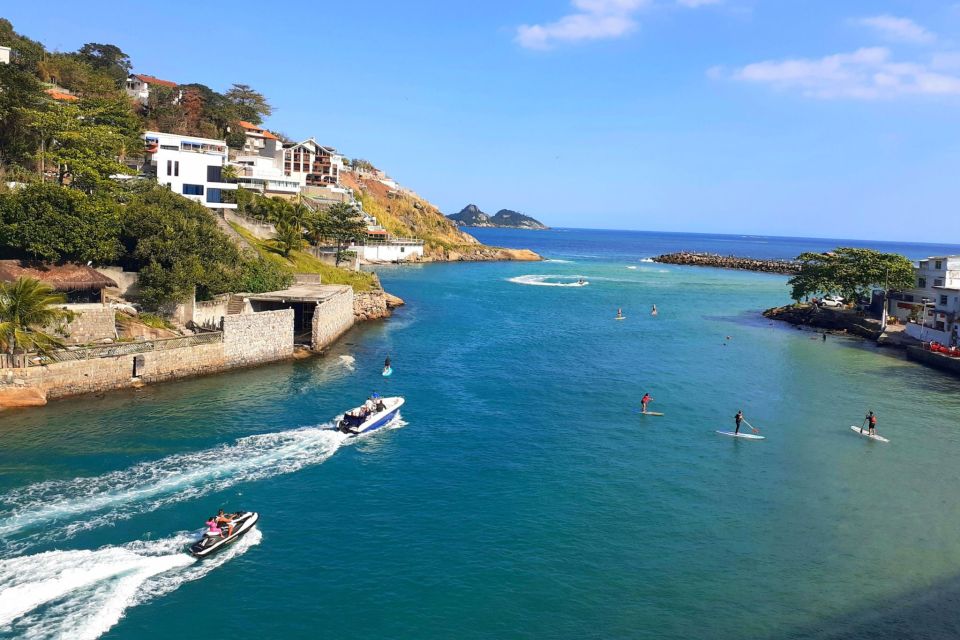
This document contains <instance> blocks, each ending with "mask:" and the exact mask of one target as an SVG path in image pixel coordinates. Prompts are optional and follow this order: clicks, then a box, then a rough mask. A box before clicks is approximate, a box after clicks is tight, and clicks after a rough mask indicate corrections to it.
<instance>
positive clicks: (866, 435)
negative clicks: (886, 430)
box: [850, 425, 890, 442]
mask: <svg viewBox="0 0 960 640" xmlns="http://www.w3.org/2000/svg"><path fill="white" fill-rule="evenodd" d="M850 428H851V429H853V430H854V431H856V432H857V433H859V434H860V435H862V436H863V437H864V438H870V439H871V440H876V441H877V442H890V441H889V440H887V439H886V438H884V437H883V436H872V435H870V434H869V433H867V430H866V429H864V430H863V433H860V427H857V426H855V425H850Z"/></svg>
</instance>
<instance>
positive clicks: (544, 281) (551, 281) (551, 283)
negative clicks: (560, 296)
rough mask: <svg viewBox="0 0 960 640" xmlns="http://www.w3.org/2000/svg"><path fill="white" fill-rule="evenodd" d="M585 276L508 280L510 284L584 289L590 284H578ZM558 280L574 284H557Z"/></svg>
mask: <svg viewBox="0 0 960 640" xmlns="http://www.w3.org/2000/svg"><path fill="white" fill-rule="evenodd" d="M582 278H583V276H534V275H526V276H516V277H513V278H507V281H508V282H514V283H516V284H529V285H534V286H538V287H584V286H586V285H588V284H590V283H589V282H586V281H584V282H578V280H580V279H582ZM556 280H561V281H563V280H572V281H573V282H555V281H556Z"/></svg>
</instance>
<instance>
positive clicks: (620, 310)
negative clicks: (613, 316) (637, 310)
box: [617, 309, 623, 318]
mask: <svg viewBox="0 0 960 640" xmlns="http://www.w3.org/2000/svg"><path fill="white" fill-rule="evenodd" d="M617 317H618V318H622V317H623V309H617Z"/></svg>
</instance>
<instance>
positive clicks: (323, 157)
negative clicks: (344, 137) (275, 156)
mask: <svg viewBox="0 0 960 640" xmlns="http://www.w3.org/2000/svg"><path fill="white" fill-rule="evenodd" d="M342 171H343V156H342V155H340V154H339V153H338V152H337V150H336V149H334V148H333V147H325V146H323V145H321V144H318V143H317V141H316V140H314V139H313V138H308V139H306V140H304V141H303V142H296V143H288V144H285V145H283V172H284V174H285V175H287V176H290V177H292V178H296V179H297V180H298V181H299V182H300V184H301V185H302V186H305V187H306V186H316V187H325V186H331V185H337V184H339V183H340V173H341V172H342Z"/></svg>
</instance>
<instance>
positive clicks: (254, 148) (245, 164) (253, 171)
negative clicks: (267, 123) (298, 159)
mask: <svg viewBox="0 0 960 640" xmlns="http://www.w3.org/2000/svg"><path fill="white" fill-rule="evenodd" d="M239 125H240V127H241V128H242V129H243V133H244V136H245V139H244V143H243V149H242V150H241V151H238V152H231V161H230V164H231V165H233V166H234V167H235V169H236V173H237V184H238V185H239V186H241V187H243V188H245V189H253V190H255V191H258V192H260V193H262V194H264V195H271V196H273V195H279V196H294V195H297V194H298V193H300V189H301V184H300V181H299V180H298V179H296V178H293V177H290V176H288V175H286V174H285V173H284V171H283V156H284V151H283V145H282V143H281V142H280V138H278V137H277V136H276V135H274V134H273V133H271V132H270V131H267V130H266V129H264V128H262V127H259V126H257V125H254V124H252V123H250V122H244V121H241V122H240V123H239Z"/></svg>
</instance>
